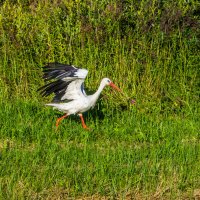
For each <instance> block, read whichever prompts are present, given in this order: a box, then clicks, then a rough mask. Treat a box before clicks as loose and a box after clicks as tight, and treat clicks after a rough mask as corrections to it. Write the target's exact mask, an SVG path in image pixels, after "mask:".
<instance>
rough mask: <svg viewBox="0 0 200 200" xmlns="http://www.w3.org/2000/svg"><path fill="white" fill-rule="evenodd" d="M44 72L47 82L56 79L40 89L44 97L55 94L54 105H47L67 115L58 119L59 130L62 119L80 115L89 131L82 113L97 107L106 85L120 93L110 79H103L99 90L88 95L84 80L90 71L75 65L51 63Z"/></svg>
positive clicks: (84, 126) (44, 68)
mask: <svg viewBox="0 0 200 200" xmlns="http://www.w3.org/2000/svg"><path fill="white" fill-rule="evenodd" d="M43 72H44V75H43V78H44V80H45V82H46V81H50V80H52V79H55V80H54V81H53V82H50V83H47V84H45V85H44V86H43V87H41V88H39V89H38V90H40V91H41V94H42V96H48V95H50V94H52V93H54V94H55V96H54V98H53V101H52V103H48V104H46V105H47V106H52V107H54V108H56V109H58V110H59V111H61V112H64V113H65V115H63V116H62V117H60V118H58V119H57V121H56V127H57V128H58V126H59V122H60V121H61V120H62V119H64V118H66V117H67V116H69V115H71V114H78V115H79V117H80V119H81V122H82V126H83V128H84V129H89V128H88V127H87V126H86V124H85V122H84V119H83V115H82V113H84V112H85V111H87V110H89V109H90V108H93V107H94V106H95V103H96V101H97V99H98V98H99V95H100V93H101V91H102V90H103V88H104V87H105V86H106V85H109V86H111V87H112V88H114V89H116V90H118V91H120V89H119V88H118V87H117V86H116V85H115V84H114V83H113V82H112V81H111V80H110V79H109V78H103V79H102V81H101V83H100V86H99V88H98V90H97V91H96V92H95V93H94V94H93V95H86V93H85V90H84V80H85V78H86V76H87V74H88V70H86V69H79V68H77V67H75V66H73V65H66V64H61V63H49V64H48V65H46V66H44V67H43Z"/></svg>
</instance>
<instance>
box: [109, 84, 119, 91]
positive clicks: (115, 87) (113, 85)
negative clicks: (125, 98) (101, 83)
mask: <svg viewBox="0 0 200 200" xmlns="http://www.w3.org/2000/svg"><path fill="white" fill-rule="evenodd" d="M109 85H110V86H111V87H112V88H114V89H115V90H117V91H119V92H121V90H120V89H119V88H118V87H117V86H116V85H115V84H114V83H113V82H111V83H110V84H109Z"/></svg>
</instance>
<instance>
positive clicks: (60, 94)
mask: <svg viewBox="0 0 200 200" xmlns="http://www.w3.org/2000/svg"><path fill="white" fill-rule="evenodd" d="M43 72H44V76H43V78H44V80H45V81H51V80H54V81H53V82H50V83H47V84H45V85H44V86H43V87H41V88H39V90H40V91H41V94H42V95H43V96H48V95H50V94H52V93H54V94H55V97H54V99H53V102H61V101H65V100H69V101H70V100H75V99H78V98H80V97H81V96H86V94H85V91H84V80H85V78H86V76H87V73H88V70H86V69H79V68H77V67H74V66H73V65H65V64H61V63H49V64H48V65H46V66H44V67H43Z"/></svg>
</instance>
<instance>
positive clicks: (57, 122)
mask: <svg viewBox="0 0 200 200" xmlns="http://www.w3.org/2000/svg"><path fill="white" fill-rule="evenodd" d="M65 117H67V114H65V115H63V116H62V117H60V118H58V119H57V120H56V128H58V126H59V122H60V121H61V120H62V119H64V118H65Z"/></svg>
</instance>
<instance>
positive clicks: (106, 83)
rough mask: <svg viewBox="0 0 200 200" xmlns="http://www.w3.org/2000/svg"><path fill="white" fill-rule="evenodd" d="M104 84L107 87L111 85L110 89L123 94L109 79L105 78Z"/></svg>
mask: <svg viewBox="0 0 200 200" xmlns="http://www.w3.org/2000/svg"><path fill="white" fill-rule="evenodd" d="M103 82H104V84H105V85H109V86H110V87H112V88H113V89H115V90H117V91H119V92H121V90H120V89H119V88H118V87H117V86H116V85H115V84H114V83H113V82H112V81H111V80H110V79H109V78H104V79H103Z"/></svg>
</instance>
